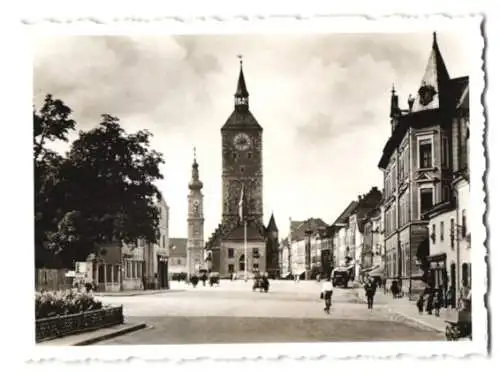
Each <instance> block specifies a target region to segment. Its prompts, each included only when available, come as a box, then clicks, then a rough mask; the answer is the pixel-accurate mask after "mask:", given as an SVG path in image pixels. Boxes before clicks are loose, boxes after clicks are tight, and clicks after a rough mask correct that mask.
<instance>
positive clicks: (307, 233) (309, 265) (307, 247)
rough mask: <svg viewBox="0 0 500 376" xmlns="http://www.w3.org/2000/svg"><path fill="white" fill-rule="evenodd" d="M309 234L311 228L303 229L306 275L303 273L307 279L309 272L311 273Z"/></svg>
mask: <svg viewBox="0 0 500 376" xmlns="http://www.w3.org/2000/svg"><path fill="white" fill-rule="evenodd" d="M311 234H312V230H311V228H310V227H309V228H308V229H307V230H306V231H305V235H306V260H305V261H306V268H305V269H306V270H305V272H306V275H305V279H306V280H308V279H309V278H310V274H311Z"/></svg>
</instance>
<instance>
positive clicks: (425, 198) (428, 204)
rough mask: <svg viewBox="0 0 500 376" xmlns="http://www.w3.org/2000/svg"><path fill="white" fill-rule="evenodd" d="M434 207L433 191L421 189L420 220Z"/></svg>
mask: <svg viewBox="0 0 500 376" xmlns="http://www.w3.org/2000/svg"><path fill="white" fill-rule="evenodd" d="M433 205H434V197H433V189H432V188H422V189H420V219H422V217H423V214H424V213H425V212H427V211H428V210H430V209H431V208H432V206H433Z"/></svg>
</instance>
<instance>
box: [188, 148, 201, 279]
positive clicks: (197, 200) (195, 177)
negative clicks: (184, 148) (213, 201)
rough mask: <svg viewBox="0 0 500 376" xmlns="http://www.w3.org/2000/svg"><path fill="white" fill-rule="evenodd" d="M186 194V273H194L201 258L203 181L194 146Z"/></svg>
mask: <svg viewBox="0 0 500 376" xmlns="http://www.w3.org/2000/svg"><path fill="white" fill-rule="evenodd" d="M188 187H189V194H188V220H187V221H188V240H187V273H188V274H189V275H191V274H193V273H195V272H196V271H197V269H198V268H200V266H201V265H202V263H203V262H204V260H203V246H204V244H203V222H204V218H203V194H202V193H201V190H202V188H203V183H202V182H201V181H200V175H199V171H198V162H197V161H196V148H195V149H194V160H193V164H192V166H191V181H190V182H189V185H188Z"/></svg>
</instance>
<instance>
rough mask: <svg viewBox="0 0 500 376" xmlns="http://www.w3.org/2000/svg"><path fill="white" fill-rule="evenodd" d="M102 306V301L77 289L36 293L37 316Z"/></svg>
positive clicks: (39, 317) (71, 312)
mask: <svg viewBox="0 0 500 376" xmlns="http://www.w3.org/2000/svg"><path fill="white" fill-rule="evenodd" d="M101 308H102V303H101V302H100V301H98V300H96V299H95V298H94V297H93V296H92V295H91V294H88V293H85V292H81V291H78V290H76V289H73V290H67V291H54V292H53V291H46V292H42V293H38V292H37V293H36V295H35V318H36V319H37V320H38V319H43V318H47V317H53V316H61V315H70V314H75V313H82V312H87V311H94V310H97V309H101Z"/></svg>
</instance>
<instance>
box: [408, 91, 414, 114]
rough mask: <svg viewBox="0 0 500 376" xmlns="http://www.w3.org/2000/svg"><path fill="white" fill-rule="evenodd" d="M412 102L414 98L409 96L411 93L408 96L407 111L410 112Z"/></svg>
mask: <svg viewBox="0 0 500 376" xmlns="http://www.w3.org/2000/svg"><path fill="white" fill-rule="evenodd" d="M413 103H415V98H413V97H412V96H411V94H410V95H409V96H408V112H411V111H412V109H413Z"/></svg>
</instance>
